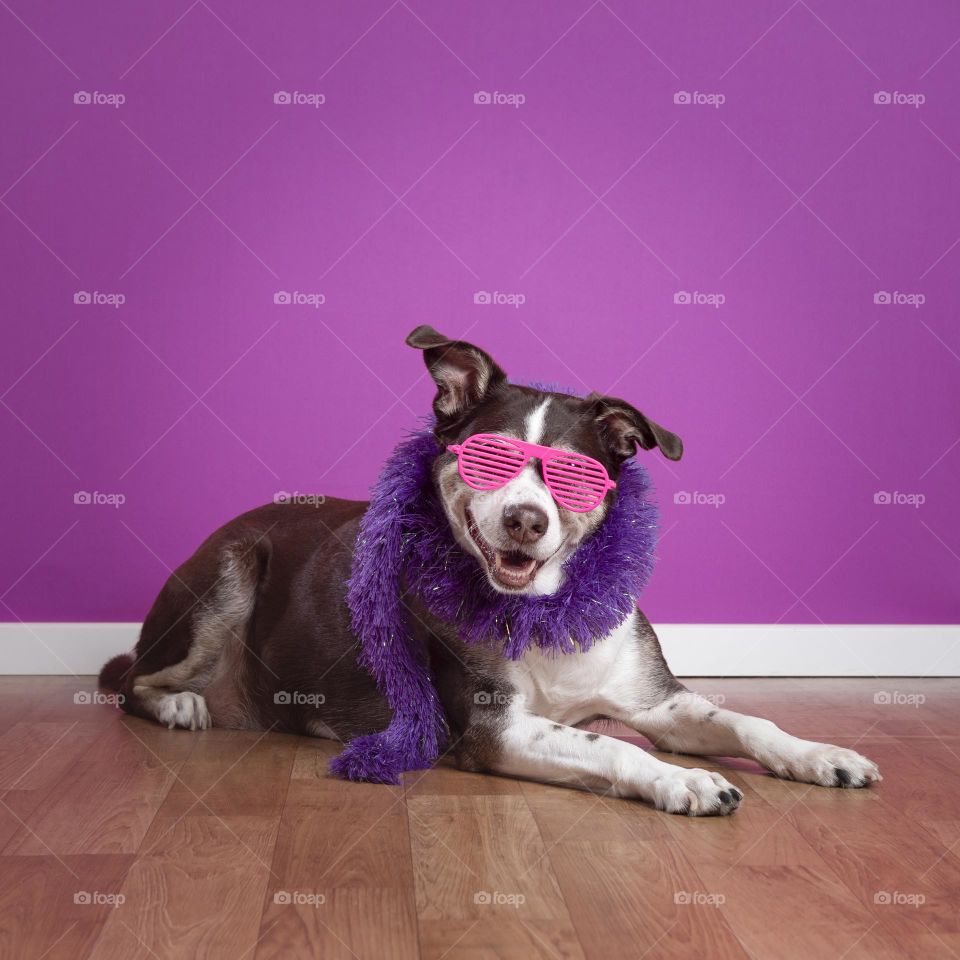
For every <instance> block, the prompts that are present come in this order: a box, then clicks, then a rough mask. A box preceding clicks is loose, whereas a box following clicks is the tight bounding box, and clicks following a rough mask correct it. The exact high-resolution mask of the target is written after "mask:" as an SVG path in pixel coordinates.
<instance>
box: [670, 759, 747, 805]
mask: <svg viewBox="0 0 960 960" xmlns="http://www.w3.org/2000/svg"><path fill="white" fill-rule="evenodd" d="M652 793H653V802H654V804H655V806H656V807H657V809H658V810H665V811H666V812H667V813H679V814H683V815H685V816H688V817H725V816H727V815H728V814H731V813H734V812H735V811H736V809H737V808H738V807H739V806H740V801H741V800H742V799H743V794H742V793H741V792H740V791H739V790H738V789H737V788H736V787H735V786H733V784H731V783H729V782H728V781H727V780H725V779H724V778H723V777H722V776H720V774H719V773H713V772H711V771H709V770H699V769H693V770H688V769H686V768H685V767H677V768H676V769H675V770H672V771H671V772H670V773H667V774H664V775H663V776H661V777H658V778H657V779H656V780H655V781H654V783H653V790H652Z"/></svg>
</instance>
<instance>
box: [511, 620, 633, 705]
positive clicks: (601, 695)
mask: <svg viewBox="0 0 960 960" xmlns="http://www.w3.org/2000/svg"><path fill="white" fill-rule="evenodd" d="M633 630H634V617H633V616H630V617H627V619H626V620H624V622H623V623H621V624H620V626H619V627H617V628H616V629H615V630H613V632H612V633H611V634H610V635H609V636H608V637H606V638H605V639H604V640H601V641H599V642H597V643H595V644H594V645H593V646H592V647H591V648H590V649H589V650H588V651H587V652H586V653H566V654H557V655H553V656H550V655H547V654H545V653H543V652H542V651H541V650H539V649H538V648H536V647H534V648H532V649H530V650H528V651H527V652H526V653H525V654H524V656H523V657H522V659H520V660H518V661H517V662H516V663H512V664H510V667H509V680H510V682H511V683H512V684H513V686H514V688H515V689H516V691H517V694H518V697H517V700H518V703H517V706H519V707H520V708H521V709H523V710H527V711H529V712H530V713H535V714H537V715H539V716H541V717H548V718H549V719H551V720H555V721H556V722H558V723H566V724H576V723H580V722H582V721H583V720H586V719H588V718H590V717H594V716H597V715H598V714H604V715H605V714H606V713H607V710H608V708H609V705H610V704H611V703H622V702H624V700H625V699H629V697H630V692H631V691H633V690H635V689H636V684H637V679H638V677H637V672H638V669H639V666H640V664H639V657H638V656H637V652H636V647H635V642H634V636H633Z"/></svg>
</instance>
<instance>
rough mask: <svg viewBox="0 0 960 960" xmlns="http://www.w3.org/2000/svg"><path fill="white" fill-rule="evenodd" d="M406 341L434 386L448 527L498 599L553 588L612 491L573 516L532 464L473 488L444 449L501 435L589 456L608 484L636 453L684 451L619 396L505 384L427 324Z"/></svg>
mask: <svg viewBox="0 0 960 960" xmlns="http://www.w3.org/2000/svg"><path fill="white" fill-rule="evenodd" d="M407 343H408V344H409V345H410V346H411V347H415V348H416V349H418V350H422V351H423V355H424V360H425V362H426V365H427V370H428V371H429V373H430V376H431V377H432V378H433V380H434V382H435V383H436V385H437V395H436V397H435V398H434V401H433V412H434V414H435V416H436V427H435V433H436V437H437V440H438V442H439V443H440V444H441V446H442V447H443V448H444V451H445V452H444V453H442V454H440V456H439V457H438V458H437V461H436V464H435V466H434V480H435V483H436V486H437V490H438V491H439V493H440V499H441V500H442V502H443V507H444V510H445V511H446V515H447V519H448V520H449V522H450V527H451V528H452V530H453V533H454V536H455V537H456V539H457V541H458V542H459V543H460V545H461V546H462V547H463V548H464V549H465V550H467V551H469V552H470V553H471V554H472V555H473V556H474V557H476V559H477V562H478V563H479V564H480V566H481V567H482V568H483V570H484V571H485V572H486V575H487V577H488V579H489V581H490V584H491V585H492V586H493V587H494V589H496V590H498V591H500V592H502V593H515V594H549V593H553V592H555V591H556V590H557V588H558V587H559V586H560V584H561V582H562V576H563V575H562V571H561V568H562V566H563V564H564V562H565V561H566V560H567V559H568V558H569V557H570V556H571V555H572V554H573V553H574V551H575V550H576V549H577V548H578V547H579V546H580V544H581V543H582V542H583V540H584V539H585V538H586V537H587V536H589V535H590V534H591V533H592V532H593V531H594V530H596V529H597V527H599V526H600V524H601V523H603V521H604V519H605V518H606V516H607V512H608V510H609V508H610V504H611V503H612V502H613V498H614V497H615V496H616V490H610V491H609V492H608V493H607V494H606V496H605V497H604V498H603V500H602V501H601V502H600V504H599V505H598V506H596V507H595V508H594V509H592V510H590V511H588V512H585V513H577V512H573V511H572V510H569V509H567V508H566V507H563V506H560V505H559V504H558V503H557V502H556V500H554V498H553V496H552V495H551V494H550V491H549V490H548V488H547V485H546V483H545V482H544V478H543V474H542V465H541V462H540V461H539V460H536V459H534V460H531V461H530V462H529V463H528V464H527V465H526V466H525V467H524V469H523V470H522V471H521V472H520V474H519V475H518V476H517V477H516V478H515V479H513V480H511V481H510V482H509V483H507V484H505V485H504V486H502V487H499V488H498V489H495V490H475V489H473V488H472V487H470V486H468V485H467V484H466V483H465V482H464V481H463V479H462V478H461V476H460V473H459V470H458V467H457V456H456V454H454V453H450V452H447V451H446V447H447V445H449V444H457V443H462V442H463V441H464V440H466V439H467V437H470V436H472V435H473V434H477V433H493V434H499V435H501V436H505V437H511V438H514V439H517V440H524V441H527V442H528V443H536V444H541V445H543V446H548V447H555V448H558V449H560V450H564V451H567V452H571V453H579V454H582V455H585V456H588V457H592V458H593V459H594V460H597V461H599V462H600V463H601V464H603V466H604V467H605V468H606V470H607V473H608V474H609V476H610V478H611V479H612V480H613V481H614V482H616V480H617V477H618V475H619V472H620V467H621V465H622V464H623V462H624V461H625V460H627V459H628V458H630V457H632V456H633V455H634V454H635V453H636V451H637V447H641V448H643V449H644V450H650V449H652V448H653V447H659V448H660V451H661V453H663V455H664V456H665V457H667V458H668V459H670V460H679V459H680V457H681V455H682V453H683V444H682V442H681V441H680V438H679V437H677V436H676V435H674V434H672V433H671V432H670V431H669V430H664V428H663V427H661V426H659V425H658V424H656V423H654V422H653V421H652V420H650V419H649V418H648V417H645V416H644V415H643V414H642V413H641V412H640V411H639V410H637V409H636V408H635V407H633V406H631V405H630V404H629V403H626V402H625V401H623V400H618V399H617V398H615V397H607V396H601V395H599V394H591V395H590V396H588V397H586V398H580V397H573V396H570V395H568V394H565V393H556V392H552V391H544V390H537V389H534V388H532V387H524V386H518V385H516V384H511V383H509V382H508V381H507V376H506V374H505V373H504V372H503V370H502V369H501V368H500V367H499V366H498V365H497V364H496V363H495V362H494V360H493V359H492V358H491V357H490V356H489V355H488V354H487V353H486V352H484V351H483V350H481V349H480V348H479V347H476V346H474V345H473V344H471V343H466V342H464V341H462V340H451V339H449V338H448V337H445V336H444V335H443V334H441V333H438V332H437V331H436V330H434V329H433V328H432V327H429V326H420V327H417V329H416V330H414V331H413V332H412V333H411V334H410V336H408V337H407Z"/></svg>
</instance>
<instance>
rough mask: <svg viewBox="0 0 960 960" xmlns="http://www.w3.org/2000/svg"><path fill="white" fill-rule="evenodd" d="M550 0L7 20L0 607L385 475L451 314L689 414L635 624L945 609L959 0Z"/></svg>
mask: <svg viewBox="0 0 960 960" xmlns="http://www.w3.org/2000/svg"><path fill="white" fill-rule="evenodd" d="M533 6H534V5H531V7H533ZM535 6H536V12H535V13H534V12H533V11H532V10H530V11H527V10H522V9H521V10H518V9H517V5H515V4H513V3H506V2H494V3H483V4H469V5H467V4H460V3H449V2H439V0H430V2H428V0H410V2H409V3H408V2H405V0H398V2H397V3H394V4H393V5H392V6H390V5H389V4H388V3H387V2H386V0H377V2H355V3H350V4H338V5H337V8H336V10H333V9H332V5H330V4H325V5H319V4H316V3H306V2H304V3H297V4H282V5H281V4H263V3H250V2H244V3H232V4H226V3H222V2H216V0H212V2H211V3H210V4H207V3H206V2H204V0H198V3H196V4H194V5H193V6H189V5H188V4H187V3H186V2H185V0H180V2H177V3H156V4H147V5H141V4H136V5H134V4H130V3H127V2H120V0H114V2H112V3H104V2H100V3H86V2H81V3H73V4H53V3H50V2H46V0H34V2H27V0H10V6H9V7H8V8H6V9H0V21H2V22H3V25H2V29H0V80H2V82H0V89H2V94H0V97H2V100H0V111H2V130H3V146H2V149H0V192H3V193H2V196H3V201H2V207H3V208H0V258H2V263H3V268H4V269H3V275H4V314H5V326H4V329H5V334H6V335H5V337H4V342H3V349H2V350H0V392H2V406H0V443H2V450H3V461H4V466H3V474H2V477H3V491H2V492H3V496H2V501H0V503H2V510H3V549H2V551H0V593H2V605H0V618H3V619H8V620H14V619H17V618H22V619H23V620H27V621H32V620H85V619H104V620H127V619H131V620H137V619H140V618H142V616H143V615H144V613H145V611H146V609H147V607H148V605H149V603H150V602H151V600H152V598H153V596H154V594H155V592H156V591H157V589H158V588H159V586H160V584H161V583H162V582H163V580H164V578H165V577H166V575H167V570H168V568H170V567H172V566H175V565H176V564H177V563H179V562H180V561H182V560H183V559H185V557H186V556H187V555H188V554H189V553H190V552H191V551H192V550H193V549H194V547H195V546H196V545H197V543H198V542H199V541H200V540H201V539H202V538H203V537H204V536H205V535H206V534H207V533H209V532H210V531H211V530H212V529H213V528H214V527H216V526H217V525H219V524H220V523H221V522H223V521H225V520H226V519H228V518H229V517H230V516H231V515H233V514H235V513H237V512H239V511H241V510H244V509H246V508H249V507H251V506H254V505H256V504H259V503H261V502H264V501H266V500H269V499H271V497H272V496H273V494H274V492H275V491H279V490H288V491H294V490H299V491H318V492H323V493H326V494H331V495H341V496H357V497H359V496H362V495H363V494H364V491H365V489H366V488H367V486H368V485H369V484H370V482H371V481H372V480H373V478H374V476H375V474H376V472H377V469H378V465H379V464H380V462H381V461H382V459H383V458H384V456H385V455H386V453H387V451H388V450H390V448H391V447H392V446H393V444H394V443H395V442H396V441H397V439H398V438H399V437H400V436H401V434H402V433H403V431H404V430H405V429H407V428H408V427H410V426H411V425H412V424H413V423H414V422H415V417H416V416H417V415H418V414H420V413H422V412H425V411H426V410H427V409H428V405H429V400H430V397H431V395H432V390H431V385H430V383H429V382H428V380H427V379H426V377H425V375H424V373H423V370H422V366H421V358H420V356H419V355H418V354H416V353H415V352H413V351H411V350H409V349H407V348H406V347H404V346H403V337H404V335H405V334H406V333H407V332H408V331H409V330H410V329H411V328H412V327H413V326H415V325H416V324H418V323H422V322H429V323H431V324H433V325H435V326H436V327H438V328H439V329H441V330H443V331H444V332H447V333H450V334H453V335H459V336H464V337H467V338H469V339H473V340H475V341H476V342H478V343H480V344H482V345H483V346H485V347H487V348H488V349H489V350H490V351H491V352H492V353H493V354H494V356H495V357H497V359H498V360H499V361H500V362H501V363H502V364H503V365H504V367H505V368H506V369H507V370H508V372H509V373H510V374H511V375H512V376H514V377H515V378H519V379H534V378H536V379H542V380H548V381H549V380H552V381H557V382H563V383H567V384H570V385H571V386H573V387H576V388H582V389H588V388H592V389H597V390H600V391H610V392H614V393H616V394H620V395H622V396H624V397H626V398H628V399H630V400H631V401H633V402H635V403H636V404H637V405H639V406H640V407H642V408H643V409H644V410H645V411H647V412H648V413H649V414H650V415H652V416H653V417H654V418H656V419H657V420H659V421H661V422H662V423H663V424H664V425H665V426H667V427H669V428H670V429H672V430H675V431H676V432H677V433H679V434H680V435H681V436H682V437H683V438H684V440H685V442H686V447H687V455H686V457H685V458H684V460H683V461H682V462H681V463H679V464H668V463H666V462H665V461H664V460H663V459H662V458H660V457H659V456H650V455H647V457H646V461H647V462H648V463H649V464H650V466H651V469H652V472H653V476H654V478H655V480H656V482H657V485H658V488H659V490H660V494H661V500H662V501H663V505H664V508H663V512H664V529H665V532H666V537H665V539H664V541H663V543H662V547H661V549H660V557H661V561H660V566H659V569H658V572H657V574H656V576H655V578H654V583H653V585H652V586H651V587H650V589H649V592H648V595H647V597H646V601H645V607H646V609H647V612H648V613H649V615H650V616H651V617H652V618H654V619H656V620H660V621H760V622H766V621H777V620H783V621H789V622H817V621H819V620H823V621H826V622H927V623H939V622H951V621H956V620H957V618H958V612H960V611H958V590H957V585H958V573H960V556H958V554H960V524H958V519H960V503H958V497H957V483H956V474H957V468H958V466H960V442H958V438H960V403H958V399H960V397H958V394H960V390H958V383H960V331H958V328H957V321H956V317H957V308H958V306H960V290H958V285H957V282H956V276H957V269H958V266H960V244H958V242H957V241H958V238H960V120H958V112H957V105H958V100H957V91H958V90H960V45H956V46H953V47H951V44H952V43H953V42H954V40H955V38H956V37H958V36H960V6H958V5H956V4H954V3H950V2H946V0H941V2H935V3H930V4H927V5H925V6H924V7H923V9H922V12H921V11H918V10H916V9H915V8H913V7H912V6H911V5H910V4H907V3H900V4H895V3H877V2H869V3H868V2H866V0H862V2H854V3H843V4H840V3H837V4H828V3H824V2H816V0H814V2H810V3H805V2H803V0H799V2H798V3H795V4H793V5H792V6H789V9H787V11H786V12H784V10H785V8H787V6H788V5H787V4H786V3H785V0H776V2H773V0H771V2H761V3H736V2H726V3H721V4H717V3H715V2H702V3H694V4H683V5H682V9H680V8H678V6H677V5H676V4H675V3H670V2H662V3H655V4H650V3H647V4H643V5H637V4H630V3H626V2H623V0H609V2H605V0H599V2H598V3H596V4H594V5H593V6H589V5H588V4H587V3H585V2H584V0H578V2H576V3H572V2H561V3H556V4H537V5H535ZM188 7H189V9H187V12H186V13H184V12H183V11H184V9H186V8H188ZM587 8H588V9H587ZM585 9H586V12H584V10H585ZM181 15H182V16H181ZM78 91H86V92H87V93H90V94H92V93H94V92H97V93H98V94H99V95H100V96H98V97H96V98H93V99H97V100H107V101H110V100H111V96H110V95H114V94H122V96H123V98H124V102H123V103H122V104H121V105H119V106H115V105H113V104H112V103H111V102H92V103H75V102H74V95H75V93H77V92H78ZM278 91H287V92H289V93H293V92H294V91H300V92H305V93H307V94H315V93H321V94H323V95H324V97H325V102H324V103H323V104H322V105H319V106H314V105H311V104H310V103H287V104H284V103H274V95H275V93H276V92H278ZM479 91H486V92H488V93H493V92H494V91H497V92H499V93H500V94H502V95H506V96H499V97H497V98H495V99H497V100H507V101H511V97H510V95H513V94H519V95H522V98H523V99H524V101H525V102H522V103H520V104H519V105H517V104H516V102H515V101H516V100H517V99H519V98H517V97H513V98H512V102H491V103H475V94H476V93H477V92H479ZM881 91H884V92H886V93H887V94H890V95H891V96H888V97H887V98H886V99H888V100H890V101H891V102H887V103H883V102H879V103H878V102H875V100H876V99H878V98H877V97H876V95H877V94H878V93H879V92H881ZM681 92H686V93H687V94H688V95H690V96H688V97H687V99H689V100H691V101H694V102H688V103H683V102H679V103H678V102H675V99H679V100H681V101H682V100H683V99H685V98H684V97H683V96H680V97H676V96H675V95H677V94H679V93H681ZM895 93H896V96H893V94H895ZM694 94H696V95H695V96H693V95H694ZM717 94H719V95H721V97H722V99H723V102H718V101H719V100H720V99H721V97H717V96H715V95H717ZM916 94H920V95H922V97H919V98H918V97H917V96H915V95H916ZM104 95H106V96H104ZM81 99H82V98H81ZM114 99H116V98H114ZM281 99H282V98H281ZM300 99H303V98H300ZM306 99H309V97H308V98H306ZM481 99H482V98H481ZM879 99H880V100H881V101H882V100H883V99H884V97H882V96H881V97H879ZM920 99H922V100H923V101H924V102H922V103H920V102H918V101H919V100H920ZM80 291H86V292H87V293H91V294H92V293H93V292H98V293H100V294H106V295H112V294H121V295H122V297H123V298H125V299H124V302H123V303H122V304H121V305H119V306H113V305H111V304H109V303H103V304H97V303H88V304H83V303H79V304H75V303H74V297H75V294H76V293H78V292H80ZM278 291H288V292H293V291H302V292H306V293H308V294H314V293H317V294H322V295H323V297H325V302H324V303H323V304H322V305H320V306H316V307H314V306H311V305H309V304H275V303H274V297H275V294H276V293H277V292H278ZM478 291H488V292H494V291H500V292H504V293H507V294H520V295H522V298H524V302H523V303H522V304H520V305H519V306H515V305H509V304H496V303H494V304H475V303H474V297H475V293H477V292H478ZM684 291H685V292H687V293H688V294H693V293H694V292H699V293H700V294H701V296H700V297H698V298H697V299H698V300H704V299H706V300H707V301H709V302H702V303H683V302H680V303H678V302H675V301H676V300H677V299H679V300H681V301H682V300H683V299H684V298H683V297H682V296H678V294H680V293H681V292H684ZM880 292H886V293H887V294H891V295H892V294H894V293H897V296H896V297H890V299H893V300H897V301H903V302H892V303H883V302H879V303H878V302H875V301H876V300H877V299H879V300H881V301H882V300H883V299H884V298H883V297H878V296H877V294H879V293H880ZM717 294H719V295H720V296H721V297H722V299H723V302H722V303H719V304H717V300H719V299H720V298H718V297H716V296H715V295H717ZM101 299H102V298H101ZM921 301H922V302H921ZM78 491H87V492H91V493H92V492H94V491H97V492H99V493H101V494H122V496H123V497H124V498H125V502H124V503H123V504H122V506H119V507H114V506H110V505H96V504H75V503H74V495H75V493H77V492H78ZM694 492H696V493H698V494H700V495H701V496H698V497H696V498H694V497H693V496H691V497H690V498H689V499H691V500H701V501H702V500H704V496H703V495H717V494H719V495H721V496H722V498H724V501H723V502H722V503H720V504H719V505H718V504H717V503H716V501H717V500H719V499H720V497H716V496H713V497H712V500H713V501H714V502H712V503H703V502H700V503H697V502H691V503H686V504H684V503H682V502H676V503H675V502H674V501H675V498H676V499H679V500H683V499H684V497H683V494H684V493H686V494H691V495H692V494H693V493H694ZM881 492H886V493H887V494H890V495H892V494H894V493H896V494H897V496H896V497H893V496H891V497H890V499H891V500H893V501H904V502H890V503H876V502H875V497H876V495H877V494H878V493H881ZM707 499H709V497H708V498H707ZM881 499H882V497H881ZM920 501H922V502H920Z"/></svg>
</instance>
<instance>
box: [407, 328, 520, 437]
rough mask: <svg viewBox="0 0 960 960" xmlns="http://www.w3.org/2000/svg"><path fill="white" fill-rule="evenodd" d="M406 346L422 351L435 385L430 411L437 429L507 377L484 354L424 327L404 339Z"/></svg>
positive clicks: (469, 344)
mask: <svg viewBox="0 0 960 960" xmlns="http://www.w3.org/2000/svg"><path fill="white" fill-rule="evenodd" d="M407 344H408V345H409V346H411V347H415V348H416V349H417V350H422V351H423V359H424V362H425V363H426V365H427V370H428V371H429V373H430V376H431V377H433V381H434V383H436V385H437V395H436V397H434V400H433V412H434V413H435V414H436V415H437V424H438V426H439V425H441V424H443V423H449V422H450V421H453V420H456V419H457V418H458V417H459V416H460V415H461V414H463V413H464V412H466V411H467V410H469V409H470V407H472V406H473V405H474V404H475V403H477V402H479V401H480V400H482V399H483V398H484V397H485V396H487V394H489V393H490V391H491V390H493V389H495V388H496V387H498V386H500V385H501V384H503V383H505V382H506V379H507V375H506V374H505V373H504V372H503V371H502V370H501V369H500V367H498V366H497V364H496V363H495V362H494V360H493V358H492V357H491V356H490V355H489V354H488V353H486V352H485V351H483V350H481V349H480V348H479V347H475V346H474V345H473V344H472V343H467V342H466V341H464V340H451V339H450V338H449V337H445V336H444V335H443V334H442V333H438V332H437V331H436V330H434V329H433V327H430V326H427V325H426V324H424V325H422V326H419V327H417V329H416V330H414V331H413V332H412V333H411V334H410V335H409V336H408V337H407Z"/></svg>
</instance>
